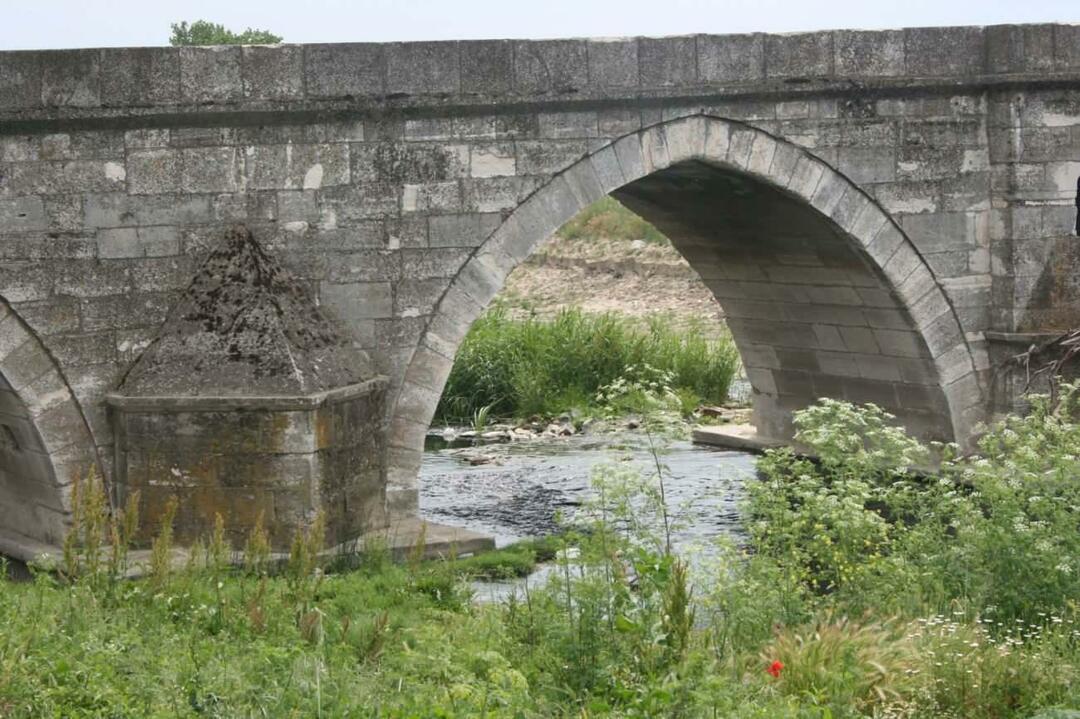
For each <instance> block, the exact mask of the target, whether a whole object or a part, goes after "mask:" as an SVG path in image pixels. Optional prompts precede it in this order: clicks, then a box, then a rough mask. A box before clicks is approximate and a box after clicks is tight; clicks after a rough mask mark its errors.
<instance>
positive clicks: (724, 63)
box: [697, 33, 765, 83]
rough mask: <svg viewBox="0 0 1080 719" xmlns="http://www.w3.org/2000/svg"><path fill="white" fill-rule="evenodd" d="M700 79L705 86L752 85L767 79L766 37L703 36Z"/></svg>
mask: <svg viewBox="0 0 1080 719" xmlns="http://www.w3.org/2000/svg"><path fill="white" fill-rule="evenodd" d="M697 62H698V79H700V80H701V81H702V82H717V83H724V82H750V81H753V80H760V79H762V78H764V77H765V36H764V35H761V34H759V33H755V34H753V35H699V36H698V38H697Z"/></svg>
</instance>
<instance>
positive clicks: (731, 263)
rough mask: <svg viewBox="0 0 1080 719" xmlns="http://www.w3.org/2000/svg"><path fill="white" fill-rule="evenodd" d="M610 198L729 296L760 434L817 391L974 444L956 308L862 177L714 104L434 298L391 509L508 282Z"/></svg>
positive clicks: (607, 166) (586, 176)
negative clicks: (474, 329)
mask: <svg viewBox="0 0 1080 719" xmlns="http://www.w3.org/2000/svg"><path fill="white" fill-rule="evenodd" d="M608 194H613V195H615V196H616V197H617V198H618V199H619V200H620V201H622V202H624V203H625V204H627V205H629V206H630V207H631V208H632V209H634V210H635V211H637V212H638V213H639V214H641V215H642V216H643V217H645V219H647V220H649V221H650V222H652V223H653V224H655V225H656V226H657V227H659V229H660V230H661V231H663V232H664V233H665V234H666V235H667V236H668V237H670V238H671V239H672V242H673V243H674V245H675V247H676V248H677V249H679V250H680V252H682V254H683V255H684V256H685V257H686V258H687V260H688V261H689V262H690V264H691V266H692V267H694V269H695V270H696V271H697V272H698V274H699V275H701V277H702V279H703V280H704V281H705V283H706V284H707V285H708V286H709V287H710V289H712V291H713V293H714V295H716V297H717V299H718V300H719V301H720V304H721V305H722V306H723V308H724V310H725V313H726V315H727V316H728V318H729V327H730V328H731V331H732V335H733V337H734V339H735V341H736V344H737V345H738V347H739V350H740V353H741V354H742V357H743V362H744V365H745V366H746V367H747V372H748V376H749V379H750V382H751V385H752V387H753V397H754V409H755V423H756V424H757V426H758V430H759V432H761V433H763V434H765V435H767V436H774V437H779V438H786V437H789V436H790V433H791V422H790V417H791V411H792V410H794V409H797V408H799V407H802V406H806V405H807V404H809V403H810V402H812V401H813V400H814V399H815V398H817V397H819V396H840V397H844V398H847V399H850V400H853V401H874V402H876V403H878V404H880V405H883V406H885V407H886V408H887V409H889V410H890V411H893V412H895V413H896V414H897V415H898V416H899V417H900V418H901V420H902V421H904V422H905V423H906V424H907V425H908V426H909V428H911V429H913V430H914V431H916V432H917V433H919V434H921V435H923V436H925V437H928V438H934V439H943V440H958V441H960V442H961V443H963V442H965V441H966V440H967V439H968V438H969V437H970V435H971V432H972V427H973V425H974V424H975V423H976V422H977V421H978V420H979V419H980V414H981V411H982V408H983V398H982V389H981V386H980V384H979V381H978V377H977V375H976V372H975V365H974V362H973V360H972V353H971V351H970V349H969V347H968V344H967V341H966V338H965V336H964V333H963V332H962V330H961V326H960V323H959V321H958V318H957V316H956V313H955V311H954V309H953V307H952V305H951V304H950V302H949V301H948V299H947V297H946V295H945V293H944V292H943V291H942V289H941V287H940V286H939V285H938V283H937V282H936V280H935V278H934V276H933V273H932V272H931V270H930V268H929V266H928V265H927V263H926V262H925V261H924V259H923V257H922V256H921V255H920V253H919V251H918V250H917V249H916V247H915V246H914V245H913V244H912V242H911V241H910V240H909V239H908V237H907V236H906V235H905V234H904V232H903V231H902V230H901V229H900V227H899V226H898V225H897V223H896V222H894V221H893V220H892V218H891V217H890V216H889V215H888V213H887V212H885V211H884V210H883V209H882V208H881V207H880V206H879V205H878V204H877V203H876V202H875V201H874V200H873V199H872V198H871V197H870V196H868V195H867V194H866V193H865V192H864V191H863V190H862V189H860V188H859V187H858V186H857V185H856V184H855V183H853V182H852V181H851V180H849V179H848V178H847V177H845V176H844V175H843V174H841V173H840V172H838V171H837V170H836V169H835V168H833V167H831V166H830V165H829V164H827V163H826V162H824V161H822V160H821V159H820V158H818V157H815V156H814V155H813V154H812V153H810V152H808V151H807V150H805V149H803V148H801V147H798V146H796V145H794V144H792V143H790V142H787V141H785V140H783V139H781V138H778V137H775V136H773V135H771V134H769V133H767V132H764V131H762V130H759V129H757V128H754V127H752V126H750V125H747V124H744V123H741V122H735V121H731V120H726V119H723V118H719V117H713V116H708V115H704V114H699V115H690V116H686V117H680V118H677V119H673V120H668V121H664V122H661V123H658V124H655V125H652V126H649V127H646V128H643V129H641V130H640V131H637V132H634V133H631V134H628V135H626V136H624V137H621V138H619V139H618V140H615V141H613V142H611V143H610V144H608V145H605V146H603V147H601V148H600V149H598V150H596V151H594V152H592V153H590V154H588V155H586V156H585V157H583V158H581V159H580V160H579V161H577V162H575V163H574V164H572V165H571V166H569V167H567V168H566V169H565V170H563V171H562V172H560V173H558V174H556V175H554V176H553V177H552V178H551V179H550V180H549V181H548V182H547V183H546V184H545V185H544V186H542V187H541V188H539V189H538V190H537V191H536V192H534V193H533V194H532V195H530V196H529V197H528V198H527V199H526V200H525V201H523V202H522V203H521V204H520V205H519V206H518V207H517V208H516V209H515V210H514V211H513V212H512V213H511V214H510V215H509V216H508V217H507V218H506V219H505V220H504V221H503V223H502V224H501V225H500V226H499V227H498V228H496V230H495V231H494V232H493V233H492V234H491V235H490V236H488V237H487V238H486V239H485V241H484V242H483V243H482V244H481V245H480V246H479V247H478V248H477V250H476V251H475V253H474V254H473V255H472V257H471V258H470V259H469V261H468V262H467V263H466V264H465V265H464V267H463V268H462V269H461V271H460V272H459V273H458V275H457V276H456V277H455V279H454V280H453V282H452V283H451V285H450V287H449V288H448V290H447V291H446V293H445V294H444V295H443V297H442V298H441V300H440V301H439V303H438V305H437V307H436V310H435V313H434V315H433V317H432V319H431V321H430V322H429V324H428V326H427V329H426V331H425V332H424V334H423V336H422V338H421V341H420V344H419V346H418V348H417V350H416V352H415V353H414V354H413V356H412V359H411V361H410V363H409V365H408V368H407V370H406V373H405V375H404V382H403V384H402V387H401V390H400V392H399V394H398V395H397V397H396V404H395V406H394V409H393V411H392V413H391V419H390V422H391V431H390V456H389V466H390V468H391V476H390V484H389V487H388V501H389V503H390V509H391V511H392V512H395V513H399V514H400V513H405V512H409V511H415V507H416V485H415V477H416V474H417V471H418V469H419V463H420V458H421V456H422V451H423V441H424V435H425V434H426V432H427V429H428V426H429V424H430V422H431V419H432V416H433V414H434V411H435V408H436V406H437V404H438V401H439V398H440V396H441V393H442V390H443V387H444V385H445V382H446V379H447V376H448V375H449V372H450V369H451V367H452V365H453V358H454V355H455V353H456V351H457V348H458V346H459V345H460V343H461V341H462V339H463V338H464V336H465V334H466V332H467V331H468V329H469V326H470V325H471V324H472V322H473V321H474V320H475V319H476V318H477V316H479V314H480V313H481V312H482V311H483V310H484V308H485V307H486V306H487V305H488V303H489V302H490V301H491V300H492V298H493V297H494V296H495V294H496V293H497V292H498V291H499V289H500V288H501V287H502V286H503V283H504V281H505V279H506V276H507V275H508V274H509V272H510V271H511V270H513V269H514V268H515V267H516V266H517V265H518V264H520V263H521V262H522V261H524V260H525V259H526V258H527V257H528V256H529V255H530V254H531V253H532V252H533V250H534V249H535V248H536V247H537V246H538V245H539V244H540V243H541V242H543V241H544V240H546V239H547V238H548V237H550V236H551V235H552V234H553V233H554V232H555V231H556V230H557V229H558V228H559V227H560V226H562V225H563V224H564V223H565V222H566V221H567V220H569V219H570V218H571V217H573V216H574V215H575V214H576V213H577V212H579V211H580V210H581V209H582V208H584V207H586V206H587V205H589V204H590V203H592V202H594V201H596V200H598V199H600V198H602V197H604V196H605V195H608Z"/></svg>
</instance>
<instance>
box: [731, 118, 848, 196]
mask: <svg viewBox="0 0 1080 719" xmlns="http://www.w3.org/2000/svg"><path fill="white" fill-rule="evenodd" d="M710 132H712V130H711V128H710ZM826 170H827V167H826V166H825V165H824V164H823V163H821V162H818V161H817V160H815V159H813V158H812V157H810V156H809V155H806V154H804V155H802V156H801V157H799V159H798V161H797V162H796V163H795V169H794V170H793V171H792V173H791V180H790V181H789V182H788V184H787V186H788V189H790V190H791V191H792V192H794V193H795V194H796V195H798V196H799V197H802V198H803V199H806V200H809V199H810V198H811V197H813V196H814V193H815V192H817V188H818V185H819V184H820V183H821V178H822V177H824V176H825V172H826Z"/></svg>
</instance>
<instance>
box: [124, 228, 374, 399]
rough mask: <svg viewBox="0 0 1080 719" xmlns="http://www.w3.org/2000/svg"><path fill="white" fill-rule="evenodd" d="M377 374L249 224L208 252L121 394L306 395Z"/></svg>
mask: <svg viewBox="0 0 1080 719" xmlns="http://www.w3.org/2000/svg"><path fill="white" fill-rule="evenodd" d="M373 377H374V373H373V372H372V370H371V364H370V361H369V359H368V357H367V355H366V354H365V353H364V352H362V351H361V350H358V349H355V348H353V347H352V346H351V344H350V342H349V341H348V340H347V339H346V338H345V337H344V335H343V334H342V333H341V332H339V331H338V329H337V327H335V326H334V324H333V323H332V322H331V321H330V320H329V319H328V318H327V317H326V316H325V315H324V314H323V313H322V311H321V310H320V309H319V308H318V306H317V305H316V304H315V302H314V301H313V300H312V298H311V296H310V294H309V292H308V291H307V289H306V288H305V287H304V286H303V285H302V284H301V283H300V282H298V281H297V280H296V278H294V277H293V276H292V275H291V274H290V273H289V272H288V271H287V270H286V269H285V268H283V267H282V266H281V265H279V264H278V263H277V261H276V260H275V259H274V258H273V257H272V256H270V255H269V254H267V253H266V252H264V251H263V249H262V248H261V247H260V246H259V243H258V242H257V241H256V240H255V238H254V237H253V236H252V234H251V232H250V231H249V230H248V229H247V228H246V227H242V226H241V227H234V228H232V229H231V230H229V232H228V233H227V234H226V237H225V242H224V244H223V245H222V247H221V248H220V249H218V250H216V251H214V252H213V253H212V254H211V255H210V256H209V257H208V258H207V260H206V262H205V263H204V264H203V266H202V268H201V269H200V270H199V272H198V273H197V274H196V275H195V277H194V279H193V280H192V281H191V285H189V286H188V288H187V289H186V290H185V291H184V293H183V295H182V297H181V298H180V301H179V303H178V304H177V306H176V307H175V308H174V309H173V311H172V312H171V314H170V315H169V318H168V319H167V320H166V321H165V324H164V325H163V326H162V328H161V331H160V332H159V333H158V335H157V337H156V338H155V339H154V341H153V342H152V343H151V344H150V346H149V347H147V349H146V350H145V351H144V352H143V354H142V355H141V356H140V357H139V359H138V360H137V361H136V362H135V364H134V365H133V366H132V367H131V369H130V370H129V371H128V373H127V375H126V376H125V377H124V379H123V381H122V382H121V385H120V387H119V388H118V393H119V394H121V395H127V396H135V397H140V396H141V397H146V396H218V397H258V396H268V397H283V396H299V395H309V394H314V393H317V392H323V391H327V390H331V389H336V388H339V387H344V386H347V385H351V384H356V383H360V382H364V381H366V380H369V379H372V378H373Z"/></svg>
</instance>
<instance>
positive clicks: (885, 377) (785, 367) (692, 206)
mask: <svg viewBox="0 0 1080 719" xmlns="http://www.w3.org/2000/svg"><path fill="white" fill-rule="evenodd" d="M612 194H613V195H614V196H615V197H616V198H617V199H619V200H620V201H621V202H623V203H624V204H625V205H626V206H628V207H630V208H631V209H632V210H634V211H635V212H636V213H637V214H639V215H641V216H642V217H644V218H645V219H646V220H648V221H649V222H651V223H652V224H653V225H655V226H656V227H657V228H658V229H660V231H661V232H663V233H664V234H665V235H667V236H668V237H669V238H670V239H671V241H672V243H673V244H674V245H675V247H676V249H678V250H679V252H680V253H681V254H682V255H683V256H684V257H685V258H686V259H687V261H688V262H689V263H690V265H691V267H693V268H694V270H695V271H697V273H698V274H699V275H700V276H701V277H702V279H703V280H704V282H705V284H706V285H707V286H708V287H709V289H710V290H711V291H712V293H713V296H714V297H716V299H717V301H718V302H719V303H720V306H721V307H722V308H723V310H724V315H725V317H726V318H727V324H728V327H729V329H730V330H731V334H732V337H733V338H734V340H735V343H736V345H737V346H738V348H739V354H740V356H741V357H742V361H743V366H744V368H745V370H746V372H747V377H748V379H749V380H750V384H751V386H752V387H753V393H752V398H753V402H754V423H755V425H756V427H757V430H758V432H759V433H760V434H762V435H764V436H765V437H768V438H774V439H788V438H790V437H791V435H792V433H793V431H794V428H793V426H792V424H791V413H792V411H794V410H796V409H800V408H802V407H806V406H807V405H809V404H811V403H813V401H814V400H815V399H817V398H819V397H830V398H834V399H846V400H849V401H852V402H859V403H862V402H873V403H875V404H878V405H880V406H883V407H884V408H886V409H887V410H889V411H890V412H892V413H893V414H895V415H897V417H898V418H899V419H900V421H901V422H902V423H903V424H904V425H905V426H906V427H907V428H908V429H909V431H911V432H913V433H914V434H916V435H918V436H921V437H924V438H927V439H935V440H951V439H953V431H952V425H951V421H950V420H949V417H948V403H947V401H946V399H945V396H944V393H943V391H942V388H941V387H940V384H939V381H938V376H937V372H936V369H935V367H934V364H933V359H932V357H931V355H930V351H929V349H928V348H927V346H926V342H925V341H924V340H923V338H922V336H921V335H920V334H919V332H918V328H917V327H915V325H914V322H913V321H912V319H911V316H910V314H909V313H908V312H907V310H906V309H905V308H904V306H903V303H902V302H901V301H900V299H899V298H898V297H896V296H895V294H894V293H893V292H892V291H891V289H890V287H889V283H888V280H887V279H886V278H885V277H884V275H883V274H882V272H881V271H880V269H878V268H876V267H874V266H873V264H872V262H870V261H869V259H868V257H867V256H866V255H865V253H862V252H860V251H859V250H858V249H857V246H856V245H855V244H854V243H853V242H852V240H851V239H850V238H849V237H847V236H846V235H845V233H843V231H841V230H840V229H839V227H838V226H837V225H836V223H835V222H834V221H833V220H832V219H831V218H828V217H826V216H824V215H822V214H821V213H820V212H818V211H817V210H816V209H815V208H813V207H812V206H810V205H808V204H807V203H805V202H803V201H801V200H799V199H797V198H795V197H792V196H790V195H788V194H786V193H784V192H781V191H780V190H778V189H776V188H774V187H770V186H769V185H768V184H767V183H765V182H763V181H761V180H758V179H756V178H754V177H753V176H750V175H747V174H739V173H736V172H734V171H732V170H729V169H725V168H722V167H718V166H715V165H710V164H708V163H705V162H702V161H699V160H687V161H684V162H680V163H678V164H674V165H671V166H670V167H667V168H665V169H662V170H658V171H656V172H654V173H652V174H650V175H647V176H645V177H643V178H641V179H639V180H635V181H634V182H631V183H629V184H627V185H624V186H623V187H621V188H619V189H617V190H615V191H614V192H613V193H612Z"/></svg>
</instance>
